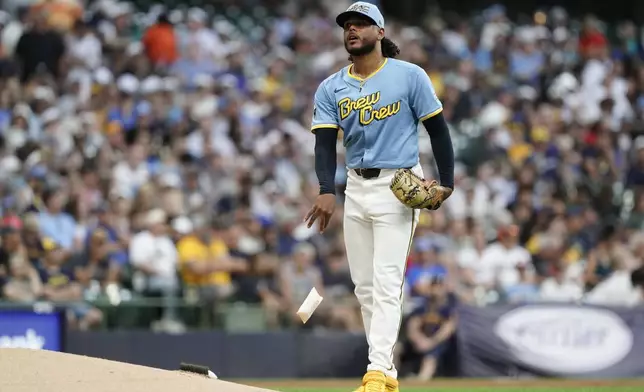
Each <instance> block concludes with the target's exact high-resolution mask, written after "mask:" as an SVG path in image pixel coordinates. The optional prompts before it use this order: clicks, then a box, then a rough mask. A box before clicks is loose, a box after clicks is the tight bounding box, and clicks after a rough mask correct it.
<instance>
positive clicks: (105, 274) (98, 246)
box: [69, 228, 123, 290]
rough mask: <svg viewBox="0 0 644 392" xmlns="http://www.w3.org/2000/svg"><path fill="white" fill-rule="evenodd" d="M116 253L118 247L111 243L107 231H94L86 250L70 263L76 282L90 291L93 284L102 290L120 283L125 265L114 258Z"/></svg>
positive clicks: (74, 257) (76, 255)
mask: <svg viewBox="0 0 644 392" xmlns="http://www.w3.org/2000/svg"><path fill="white" fill-rule="evenodd" d="M116 251H118V248H117V245H116V244H115V243H114V242H110V238H109V236H108V233H107V231H106V230H104V229H102V228H99V229H96V230H94V231H92V233H91V234H90V235H89V238H88V244H87V246H86V248H85V250H84V251H83V252H80V253H77V254H75V255H74V256H73V257H72V258H71V260H70V261H69V265H70V266H73V269H74V277H75V279H76V281H78V282H79V283H80V284H81V285H82V286H83V289H84V290H87V289H89V288H90V286H91V284H92V282H97V283H98V284H99V285H100V287H101V288H102V289H105V288H107V287H108V286H109V285H111V284H118V283H119V282H120V274H121V270H122V267H123V263H122V261H121V260H118V259H115V258H114V257H113V255H114V254H115V253H116Z"/></svg>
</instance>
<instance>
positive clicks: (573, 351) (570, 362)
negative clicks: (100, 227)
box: [0, 304, 644, 378]
mask: <svg viewBox="0 0 644 392" xmlns="http://www.w3.org/2000/svg"><path fill="white" fill-rule="evenodd" d="M63 314H64V313H63V312H61V311H50V312H43V311H37V310H34V309H22V310H13V311H0V348H2V347H28V348H35V349H47V350H54V351H66V352H69V353H72V354H80V355H87V356H92V357H99V358H106V359H111V360H117V361H122V362H128V363H133V364H139V365H146V366H152V367H158V368H162V369H169V370H174V369H178V367H179V364H180V363H181V362H191V363H198V364H203V365H207V366H209V367H210V368H211V369H212V370H213V371H214V372H215V373H217V374H218V375H219V376H220V377H225V378H326V377H329V378H344V377H360V375H361V374H362V373H363V372H364V369H365V368H366V365H367V363H366V360H367V347H366V343H365V339H364V336H363V335H361V334H350V333H341V332H330V331H321V332H317V331H296V330H289V331H281V332H266V333H227V332H224V331H193V332H188V333H185V334H181V335H168V334H159V333H154V332H150V331H100V332H80V331H72V330H67V329H66V328H65V323H64V317H63ZM458 314H459V320H458V321H459V324H458V331H457V334H456V337H455V339H454V340H453V341H451V342H450V343H449V344H450V345H451V347H449V348H448V349H447V350H446V353H447V355H446V357H445V358H443V363H442V367H441V369H440V374H439V375H440V376H444V377H449V376H460V377H475V378H500V377H501V378H502V377H520V378H523V377H562V378H597V377H601V378H635V377H644V308H642V307H638V308H615V307H612V308H608V307H599V306H583V305H575V304H534V305H499V306H491V307H486V308H476V307H470V306H462V307H460V308H459V311H458ZM412 359H413V358H412ZM412 362H413V361H412ZM401 370H404V369H401Z"/></svg>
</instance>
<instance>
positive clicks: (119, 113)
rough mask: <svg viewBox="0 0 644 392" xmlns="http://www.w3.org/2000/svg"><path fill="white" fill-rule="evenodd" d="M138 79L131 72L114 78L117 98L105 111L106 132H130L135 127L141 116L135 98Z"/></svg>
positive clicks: (138, 84)
mask: <svg viewBox="0 0 644 392" xmlns="http://www.w3.org/2000/svg"><path fill="white" fill-rule="evenodd" d="M139 86H140V83H139V80H138V79H137V78H136V76H134V75H132V74H123V75H121V76H119V77H118V79H116V87H117V89H118V91H119V99H118V100H116V102H115V103H114V104H113V105H112V106H111V107H110V109H109V110H108V111H107V116H106V124H107V129H106V131H107V132H108V133H114V132H126V133H129V132H132V131H134V130H136V129H137V126H138V120H139V117H140V116H141V114H142V113H141V107H140V105H139V103H138V102H137V100H136V95H137V93H138V90H139Z"/></svg>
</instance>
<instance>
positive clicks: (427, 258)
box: [407, 238, 447, 298]
mask: <svg viewBox="0 0 644 392" xmlns="http://www.w3.org/2000/svg"><path fill="white" fill-rule="evenodd" d="M415 250H416V254H417V259H416V260H415V262H414V263H413V264H412V265H411V266H410V267H409V271H408V272H407V284H408V285H409V288H410V290H411V296H412V298H414V297H424V296H426V295H427V294H428V291H427V288H428V286H427V284H428V283H429V282H430V281H431V280H432V279H433V278H436V277H439V278H444V277H445V276H446V275H447V269H446V268H445V266H443V265H442V264H441V263H440V260H439V258H440V252H441V249H440V247H439V246H438V245H437V244H435V243H434V242H433V241H432V240H430V239H427V238H419V239H418V240H416V242H415Z"/></svg>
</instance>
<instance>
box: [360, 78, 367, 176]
mask: <svg viewBox="0 0 644 392" xmlns="http://www.w3.org/2000/svg"><path fill="white" fill-rule="evenodd" d="M366 82H367V81H366V80H361V81H360V86H359V88H358V92H359V93H360V94H359V98H362V96H363V95H362V89H363V87H364V85H365V83H366ZM358 124H360V129H361V130H362V135H363V137H364V152H363V154H362V167H363V168H367V167H366V166H365V163H364V162H365V158H366V157H367V152H368V151H369V140H368V139H367V129H366V127H365V126H364V125H363V124H362V121H360V114H358ZM367 169H368V168H367Z"/></svg>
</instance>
